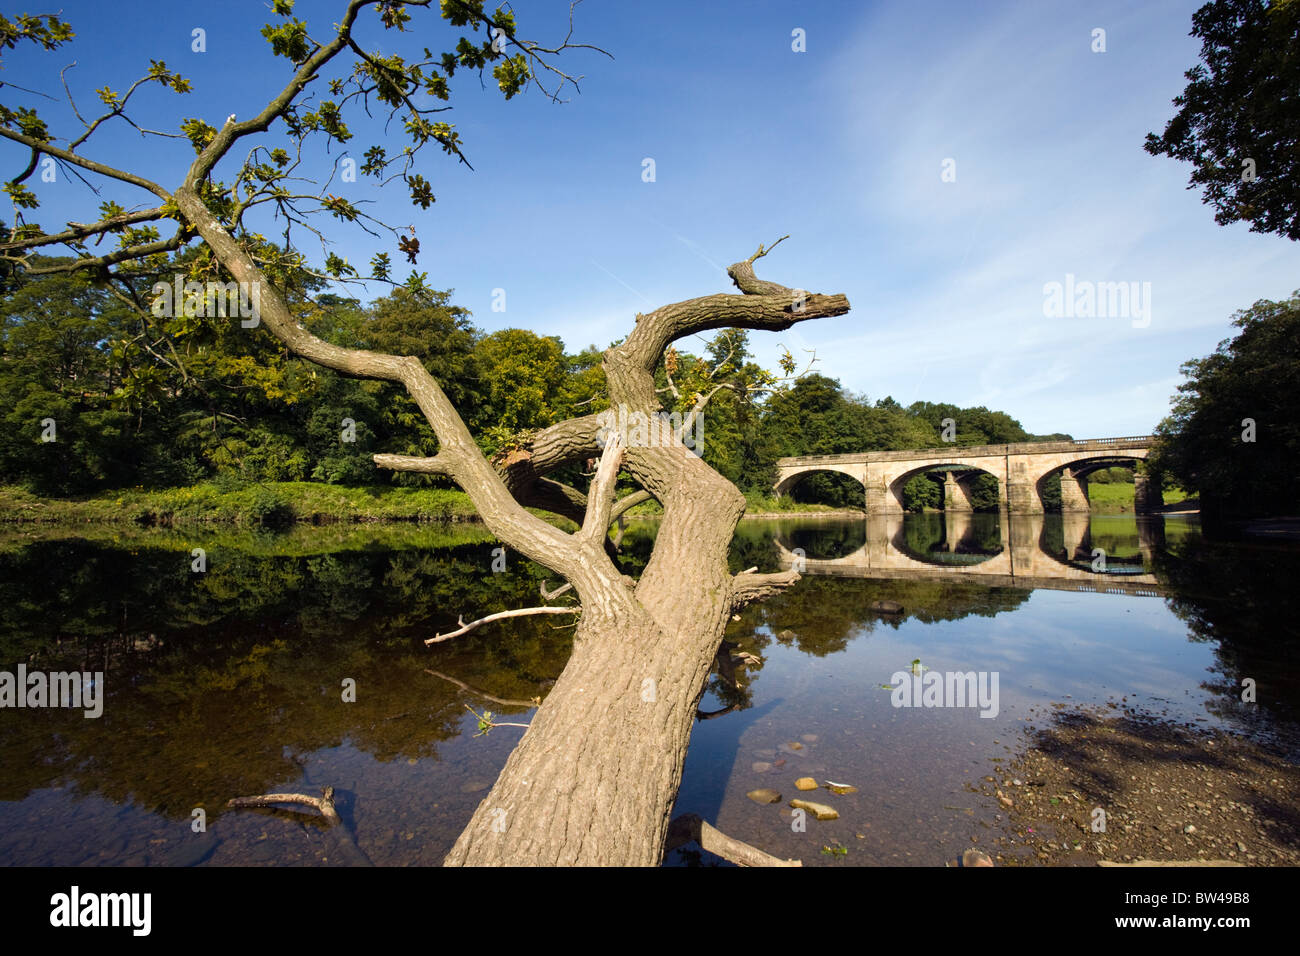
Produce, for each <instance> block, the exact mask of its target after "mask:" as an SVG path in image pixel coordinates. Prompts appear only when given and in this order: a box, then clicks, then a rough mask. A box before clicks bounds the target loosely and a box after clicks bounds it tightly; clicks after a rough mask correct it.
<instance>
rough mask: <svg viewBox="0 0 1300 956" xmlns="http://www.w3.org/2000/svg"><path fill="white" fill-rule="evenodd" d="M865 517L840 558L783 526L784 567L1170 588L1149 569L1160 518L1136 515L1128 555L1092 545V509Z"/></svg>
mask: <svg viewBox="0 0 1300 956" xmlns="http://www.w3.org/2000/svg"><path fill="white" fill-rule="evenodd" d="M861 523H862V525H863V527H864V531H865V541H864V543H863V545H862V546H861V547H860V548H858V549H857V550H856V551H853V552H852V553H849V554H846V555H844V556H843V557H839V558H816V557H808V556H806V555H805V554H804V553H803V551H802V549H800V548H798V547H797V545H796V544H795V543H794V542H792V541H790V540H788V538H786V539H785V540H783V538H785V535H783V534H781V533H778V534H777V535H776V537H775V543H776V548H777V552H778V554H779V556H780V561H781V566H782V567H783V568H787V569H789V568H793V569H795V570H799V571H802V573H804V574H816V575H832V576H837V577H853V578H934V579H944V578H947V579H951V578H954V577H961V578H964V579H967V580H970V581H974V582H978V583H980V584H986V585H988V586H990V587H1019V588H1052V589H1056V590H1065V591H1100V592H1103V593H1112V594H1131V595H1149V596H1152V597H1157V596H1163V595H1164V594H1166V593H1167V592H1166V589H1165V588H1163V587H1162V586H1161V585H1160V584H1159V582H1158V581H1157V579H1156V576H1155V575H1154V574H1152V573H1151V571H1150V568H1151V567H1152V559H1153V557H1154V555H1155V553H1156V552H1157V551H1159V550H1160V549H1162V548H1163V547H1164V536H1165V528H1164V519H1163V518H1162V517H1149V518H1148V517H1139V518H1137V519H1136V525H1137V549H1136V550H1137V553H1136V554H1133V555H1129V556H1127V557H1126V556H1122V555H1118V554H1105V549H1099V548H1097V547H1096V546H1095V545H1094V542H1093V540H1092V521H1091V516H1090V515H1087V514H1063V515H1041V514H1026V515H1008V514H1007V513H1006V512H1003V513H1001V514H1000V515H997V514H970V513H962V512H946V513H943V514H933V515H907V516H903V515H880V516H870V517H865V518H863V519H861ZM927 530H928V531H929V532H930V534H929V540H928V542H927V541H926V537H927V536H926V531H927ZM918 532H919V533H918ZM932 543H937V546H929V545H930V544H932Z"/></svg>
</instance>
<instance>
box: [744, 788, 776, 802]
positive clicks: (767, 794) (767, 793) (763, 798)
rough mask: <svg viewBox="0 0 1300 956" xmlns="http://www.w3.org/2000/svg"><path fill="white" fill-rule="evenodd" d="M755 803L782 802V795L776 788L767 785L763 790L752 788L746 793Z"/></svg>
mask: <svg viewBox="0 0 1300 956" xmlns="http://www.w3.org/2000/svg"><path fill="white" fill-rule="evenodd" d="M745 796H747V797H749V799H751V800H753V801H754V802H755V803H780V802H781V795H780V794H779V793H777V792H776V791H775V790H768V789H767V788H766V787H765V788H763V789H761V790H751V791H749V793H747V794H745Z"/></svg>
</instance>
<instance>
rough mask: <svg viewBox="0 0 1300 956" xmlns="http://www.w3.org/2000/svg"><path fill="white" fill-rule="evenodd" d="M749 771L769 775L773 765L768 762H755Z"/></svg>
mask: <svg viewBox="0 0 1300 956" xmlns="http://www.w3.org/2000/svg"><path fill="white" fill-rule="evenodd" d="M749 769H750V770H752V771H754V773H767V772H768V771H769V770H771V769H772V765H771V764H770V763H768V762H767V761H766V760H755V761H754V762H753V763H751V764H750V765H749Z"/></svg>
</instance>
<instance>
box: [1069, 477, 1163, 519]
mask: <svg viewBox="0 0 1300 956" xmlns="http://www.w3.org/2000/svg"><path fill="white" fill-rule="evenodd" d="M1187 497H1188V495H1187V492H1185V491H1183V490H1182V489H1181V488H1167V489H1165V491H1164V501H1165V504H1167V505H1173V504H1177V503H1178V502H1180V501H1183V500H1185V499H1186V498H1187ZM1088 501H1089V503H1090V504H1091V505H1092V510H1093V511H1094V512H1100V513H1101V514H1126V513H1131V512H1132V511H1133V485H1132V483H1130V482H1111V483H1108V484H1102V483H1098V482H1090V483H1089V484H1088Z"/></svg>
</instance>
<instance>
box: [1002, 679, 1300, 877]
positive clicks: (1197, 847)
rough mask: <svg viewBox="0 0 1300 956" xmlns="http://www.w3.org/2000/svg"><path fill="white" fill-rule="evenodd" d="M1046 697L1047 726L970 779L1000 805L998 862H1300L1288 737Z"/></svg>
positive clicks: (1299, 780)
mask: <svg viewBox="0 0 1300 956" xmlns="http://www.w3.org/2000/svg"><path fill="white" fill-rule="evenodd" d="M1055 707H1056V711H1055V712H1045V711H1040V715H1041V719H1042V720H1043V721H1045V722H1046V723H1047V726H1046V727H1037V728H1035V727H1032V726H1031V727H1030V728H1029V730H1028V731H1027V733H1029V735H1030V739H1029V749H1028V750H1027V751H1026V752H1025V753H1024V755H1023V756H1022V757H1020V758H1019V759H1017V760H1015V761H1014V762H1012V763H1011V764H1010V765H1008V766H1007V767H1006V768H1005V770H1002V771H1001V772H999V774H998V776H997V777H985V778H984V779H983V780H982V782H981V783H980V786H979V788H978V789H979V791H980V792H983V793H984V794H986V795H987V796H989V797H992V798H994V799H996V800H997V802H998V804H999V807H998V808H999V809H1000V810H1001V811H1002V814H1003V815H1004V816H1002V817H1001V822H1002V824H1003V829H1002V835H1000V836H998V837H996V838H994V840H993V851H992V852H994V853H995V854H996V856H997V865H999V866H1002V865H1023V866H1034V865H1038V866H1086V865H1093V864H1107V865H1123V864H1131V863H1135V862H1136V861H1139V860H1142V861H1163V862H1170V863H1172V862H1173V861H1178V862H1181V863H1186V862H1188V861H1195V862H1211V861H1218V863H1219V865H1227V864H1233V863H1240V864H1242V865H1246V866H1295V865H1297V864H1300V842H1298V841H1297V834H1298V833H1300V813H1298V812H1297V810H1296V807H1297V805H1300V767H1297V766H1296V764H1295V762H1294V752H1293V751H1294V747H1293V746H1292V745H1289V744H1288V745H1285V746H1284V745H1274V744H1265V743H1262V742H1259V741H1256V740H1253V739H1251V738H1248V737H1245V736H1242V735H1239V734H1234V733H1229V732H1226V731H1222V730H1217V731H1211V730H1206V729H1204V728H1201V727H1197V726H1194V725H1192V724H1188V723H1176V722H1173V721H1170V720H1167V719H1164V718H1162V717H1159V716H1156V715H1154V714H1149V713H1144V712H1140V711H1138V710H1134V709H1129V708H1127V707H1125V706H1124V704H1123V702H1122V701H1112V702H1111V703H1110V704H1109V705H1108V706H1107V707H1103V708H1088V709H1078V710H1067V709H1064V708H1062V706H1061V705H1059V704H1058V705H1055ZM1098 810H1101V811H1102V813H1103V814H1104V817H1103V816H1102V815H1100V814H1098ZM1094 820H1097V821H1099V823H1100V822H1101V821H1103V820H1104V827H1105V829H1104V830H1095V829H1094V826H1096V825H1099V824H1094Z"/></svg>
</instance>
